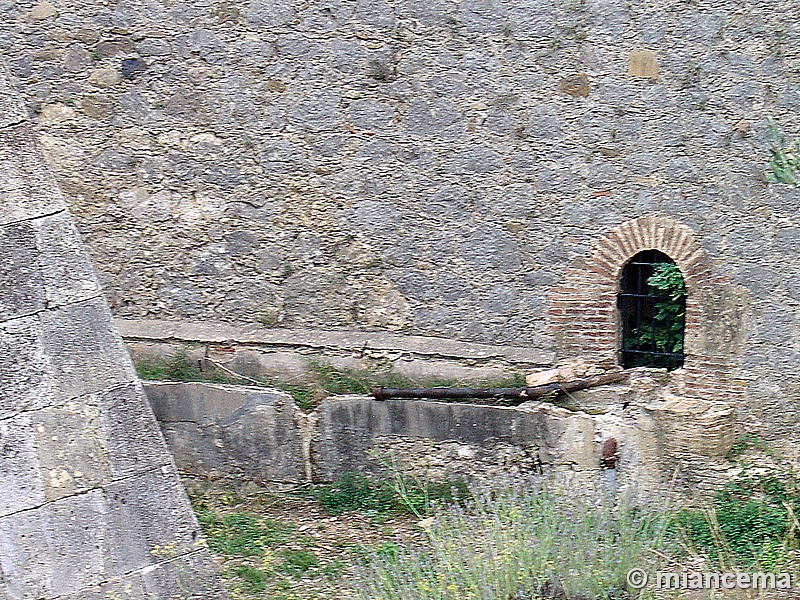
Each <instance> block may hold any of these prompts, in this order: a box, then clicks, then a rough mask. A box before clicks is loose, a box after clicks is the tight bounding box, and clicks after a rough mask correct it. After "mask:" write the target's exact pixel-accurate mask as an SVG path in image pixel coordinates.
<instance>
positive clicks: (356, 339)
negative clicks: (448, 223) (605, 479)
mask: <svg viewBox="0 0 800 600" xmlns="http://www.w3.org/2000/svg"><path fill="white" fill-rule="evenodd" d="M116 326H117V329H118V330H119V332H120V334H121V335H122V337H123V338H125V339H126V341H130V340H146V341H184V342H195V343H198V342H199V343H215V344H223V343H224V344H240V345H257V346H276V347H289V348H292V347H294V348H296V347H306V348H311V349H346V350H352V349H369V350H385V351H397V352H405V353H409V354H413V355H418V356H430V357H442V358H454V359H471V360H487V359H498V358H499V359H504V360H506V361H508V362H510V363H520V364H525V365H534V366H545V365H551V364H553V362H554V361H555V352H554V351H552V350H546V349H542V348H522V347H519V346H493V345H489V344H475V343H470V342H460V341H457V340H451V339H447V338H435V337H425V336H415V335H401V334H396V333H386V332H366V331H326V330H321V329H273V328H269V327H264V326H261V325H254V324H242V325H233V324H230V323H222V322H216V321H201V322H191V323H190V322H186V321H165V320H159V319H116Z"/></svg>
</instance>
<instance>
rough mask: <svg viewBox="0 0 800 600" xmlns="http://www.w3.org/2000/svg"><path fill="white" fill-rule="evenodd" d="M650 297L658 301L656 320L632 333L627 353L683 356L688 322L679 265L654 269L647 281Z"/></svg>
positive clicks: (661, 266)
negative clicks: (649, 350)
mask: <svg viewBox="0 0 800 600" xmlns="http://www.w3.org/2000/svg"><path fill="white" fill-rule="evenodd" d="M647 285H648V286H649V287H650V295H651V296H657V297H659V299H658V300H657V301H656V302H655V303H654V305H653V320H652V322H651V323H644V324H642V325H640V326H639V327H637V328H636V329H635V330H634V331H633V335H632V336H631V338H630V339H629V340H628V342H627V344H626V346H627V348H628V349H636V348H653V349H654V350H655V351H656V352H672V353H680V352H683V326H684V322H685V320H686V309H685V302H684V299H685V298H686V286H685V284H684V281H683V275H682V274H681V271H680V269H678V267H677V265H674V264H673V263H667V262H661V263H655V264H654V265H653V274H652V275H651V276H650V277H648V279H647Z"/></svg>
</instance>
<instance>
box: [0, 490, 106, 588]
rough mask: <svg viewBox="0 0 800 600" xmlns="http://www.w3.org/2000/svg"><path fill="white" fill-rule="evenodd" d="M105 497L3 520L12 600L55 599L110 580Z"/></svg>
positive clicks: (1, 549) (91, 495)
mask: <svg viewBox="0 0 800 600" xmlns="http://www.w3.org/2000/svg"><path fill="white" fill-rule="evenodd" d="M104 513H105V503H104V499H103V492H102V491H100V490H92V491H90V492H88V493H86V494H81V495H78V496H73V497H70V498H63V499H61V500H59V501H57V502H51V503H48V504H45V505H44V506H40V507H39V508H35V509H33V510H28V511H23V512H20V513H15V514H12V515H8V516H6V517H2V518H0V570H2V575H3V582H4V584H5V590H6V592H7V593H8V594H9V595H10V596H11V597H12V598H15V599H16V598H20V599H22V598H55V597H60V596H62V595H68V594H71V593H74V592H77V591H78V590H80V589H81V588H85V587H88V586H91V585H94V584H99V583H100V582H101V581H103V580H104V579H105V578H106V577H107V575H108V571H107V556H106V549H107V548H106V539H107V538H106V536H107V531H106V528H105V522H104V518H103V515H104Z"/></svg>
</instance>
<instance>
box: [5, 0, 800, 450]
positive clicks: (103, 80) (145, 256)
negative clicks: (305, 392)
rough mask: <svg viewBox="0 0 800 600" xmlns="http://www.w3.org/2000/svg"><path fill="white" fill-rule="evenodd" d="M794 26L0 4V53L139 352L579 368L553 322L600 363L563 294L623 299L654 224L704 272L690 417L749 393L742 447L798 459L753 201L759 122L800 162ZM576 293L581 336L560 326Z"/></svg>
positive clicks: (765, 134) (269, 2)
mask: <svg viewBox="0 0 800 600" xmlns="http://www.w3.org/2000/svg"><path fill="white" fill-rule="evenodd" d="M798 12H800V3H799V2H798V0H781V1H778V2H766V1H765V0H756V1H751V2H746V3H744V4H742V3H736V2H731V1H728V0H698V1H697V2H685V1H683V0H668V1H665V2H658V3H647V2H627V1H624V0H581V1H577V0H576V1H566V2H551V1H550V0H458V1H448V0H430V1H425V2H420V1H418V0H391V1H390V0H313V1H311V2H301V1H299V0H286V1H282V2H276V1H273V0H251V1H242V2H233V1H230V0H191V1H188V0H177V1H174V2H158V1H148V0H120V1H118V2H114V3H109V4H102V3H93V2H82V1H77V0H41V1H36V0H2V1H0V15H1V16H2V19H1V21H2V24H0V53H2V54H4V55H5V56H7V57H8V60H9V63H10V68H11V70H12V72H13V74H14V76H15V77H16V78H17V80H18V81H19V84H20V89H21V92H22V95H23V99H24V102H25V107H26V110H27V113H28V114H29V115H30V116H31V117H32V122H33V124H34V126H35V129H36V131H37V135H38V139H39V142H40V144H41V146H42V148H43V150H44V152H45V154H46V156H47V159H48V161H49V163H50V165H51V166H52V168H53V170H54V173H55V176H56V178H57V180H58V182H59V183H60V185H61V187H62V189H63V190H64V192H65V195H66V197H67V198H68V201H69V203H70V206H71V208H72V211H73V213H74V215H75V218H76V220H77V224H78V227H79V229H80V230H81V232H82V233H83V235H84V237H85V239H86V242H87V247H88V250H89V252H90V254H91V255H92V257H93V258H94V259H95V263H96V264H97V265H98V268H99V269H100V276H101V280H102V283H103V285H104V287H105V288H106V289H107V290H108V298H109V300H110V301H111V303H112V306H113V310H114V313H115V315H116V316H117V317H118V318H121V319H126V320H132V319H133V320H136V322H135V323H133V325H134V327H132V330H133V331H134V333H135V331H136V330H137V327H138V330H141V328H147V326H148V323H153V322H154V320H156V319H160V321H158V322H157V323H156V325H155V328H156V329H158V328H161V329H163V326H162V325H161V323H163V321H164V320H168V321H173V322H176V323H175V330H178V329H180V327H181V326H182V325H183V324H185V322H187V321H189V322H191V324H193V325H198V326H199V325H203V326H205V329H203V331H205V332H207V333H206V334H205V335H207V336H208V338H214V339H217V340H219V339H220V338H222V339H223V340H224V339H231V338H233V339H235V338H236V337H237V335H236V333H235V331H236V330H243V329H245V328H251V327H254V326H258V327H261V328H263V329H265V330H266V333H263V335H264V337H265V338H268V339H273V338H274V335H273V334H272V333H270V332H272V331H277V332H280V331H282V330H284V329H289V328H290V329H291V331H292V332H297V335H300V336H301V337H303V338H304V339H312V340H313V339H317V338H319V337H320V335H321V334H320V332H321V330H325V331H328V330H333V331H335V332H336V333H338V334H341V336H342V338H341V339H342V340H343V341H342V342H341V345H342V347H344V348H345V350H347V351H350V350H353V351H354V352H355V351H357V350H359V348H363V346H360V347H359V348H350V347H348V346H347V343H346V340H347V339H348V338H347V336H348V334H349V333H356V334H358V335H357V336H355V337H356V338H357V339H359V340H362V339H363V334H365V333H366V334H371V335H372V336H373V338H378V339H382V336H383V334H385V333H386V332H392V333H394V334H396V335H397V337H398V338H402V337H404V336H411V335H414V336H422V337H427V338H428V339H440V340H445V341H451V340H456V341H459V342H463V343H473V344H484V345H489V346H494V347H498V346H504V347H524V348H527V349H530V350H532V351H535V353H537V354H536V355H537V356H548V355H549V356H550V357H552V356H553V355H554V353H556V359H560V358H568V357H569V355H574V354H576V353H577V354H585V355H586V356H587V358H589V359H590V360H591V359H592V358H593V355H594V353H595V352H596V351H598V350H597V349H596V346H595V344H594V338H593V337H592V336H591V335H589V336H581V335H577V336H573V335H571V333H570V332H565V331H564V327H563V326H562V325H561V324H560V321H559V317H560V316H570V318H571V319H572V318H578V320H579V321H580V322H583V323H586V324H588V323H591V319H592V318H599V319H600V320H601V321H602V323H601V325H600V326H598V328H601V327H610V328H611V329H610V330H609V331H608V336H607V337H608V338H611V337H613V333H614V329H613V328H614V327H615V324H614V323H613V322H612V323H611V324H610V325H609V324H608V322H607V321H605V320H606V319H607V317H608V315H609V311H613V302H614V298H613V293H610V292H609V291H608V290H609V288H608V286H607V285H605V284H603V285H600V284H598V287H592V285H593V284H594V282H592V281H590V282H587V281H586V280H584V279H581V278H580V277H577V278H576V277H575V273H576V271H580V270H581V269H583V268H584V267H585V266H586V265H587V264H589V262H590V257H591V256H593V254H597V253H598V252H599V253H601V254H602V252H605V251H606V250H607V252H606V254H607V255H608V256H610V257H613V258H614V260H613V261H611V262H610V263H606V264H605V267H601V266H599V265H600V263H598V262H593V263H592V264H593V265H595V266H597V267H598V268H606V269H607V270H609V275H608V277H607V280H606V281H611V280H613V276H615V275H616V274H618V273H619V269H620V268H621V264H619V263H620V261H621V260H622V261H624V260H625V259H626V258H629V257H630V254H626V253H627V252H629V251H630V250H631V249H632V248H633V246H635V244H633V246H631V245H628V244H627V241H630V240H631V239H636V238H635V237H633V238H631V237H630V236H635V234H636V231H642V229H641V228H639V229H637V228H628V229H626V228H625V227H623V225H624V224H626V223H630V222H633V221H635V222H637V223H638V222H639V221H636V220H637V219H641V218H643V217H650V216H652V217H654V218H656V217H657V218H658V219H662V220H663V219H666V221H663V222H665V223H669V226H668V227H667V228H666V230H669V231H672V232H676V233H675V236H673V238H674V239H677V237H680V236H688V235H689V234H688V233H686V230H688V231H689V232H690V233H691V238H692V239H693V242H692V243H694V244H695V247H694V250H697V251H702V252H703V253H705V256H704V259H703V264H702V265H701V266H698V267H697V269H695V271H694V274H695V275H696V276H697V277H698V278H702V281H703V286H702V293H700V294H693V292H692V291H691V290H690V303H691V302H694V301H695V300H696V301H697V302H695V303H694V305H693V308H692V310H693V311H694V312H693V313H692V314H691V315H690V319H689V321H688V322H687V328H688V329H687V332H688V333H689V334H690V336H689V345H688V346H687V352H688V356H687V361H686V364H687V366H688V367H691V366H693V365H694V366H695V367H697V369H695V371H694V374H693V375H692V377H693V379H692V381H694V382H699V383H697V386H696V387H695V391H693V393H695V394H700V395H702V394H703V393H704V392H703V390H704V389H705V390H708V392H709V394H710V395H712V396H719V395H723V396H724V395H726V394H727V393H728V391H730V390H738V392H737V394H736V396H737V397H738V398H740V400H741V409H740V415H741V416H740V420H741V422H742V423H743V426H746V427H751V428H754V429H756V430H758V431H759V432H763V434H764V435H766V436H767V437H770V438H771V439H773V440H774V441H775V443H776V444H778V445H783V446H785V450H786V453H787V454H788V455H792V456H797V455H798V454H800V452H798V451H797V448H796V447H795V446H793V444H792V443H791V440H792V439H796V438H797V436H798V434H800V418H798V414H797V398H798V394H800V375H798V373H800V325H799V324H798V317H799V316H800V315H799V313H798V310H800V309H799V308H798V300H797V299H798V298H799V297H800V261H798V258H800V255H798V252H799V251H800V250H798V249H799V248H800V244H799V243H798V241H799V240H800V224H798V222H797V218H798V217H797V208H798V204H799V203H798V192H797V190H796V189H795V188H792V187H790V186H788V185H782V184H768V183H766V181H765V177H764V173H765V170H766V169H767V164H768V160H769V146H770V139H769V131H768V125H767V117H770V116H771V117H774V118H775V120H776V122H777V123H778V124H779V126H780V127H781V128H782V130H783V131H784V132H785V133H786V134H787V135H791V136H797V135H800V94H798V85H799V84H800V21H798V19H797V18H796V15H797V14H798ZM651 222H654V221H651ZM659 222H661V221H659ZM620 227H622V229H620ZM626 231H627V232H628V233H625V232H626ZM680 231H683V233H679V232H680ZM612 232H614V233H613V236H617V238H618V239H617V241H616V242H614V244H615V246H614V247H613V248H610V249H609V248H606V249H605V250H603V248H601V247H600V240H601V239H606V240H609V239H612V238H613V236H612V238H609V237H608V236H609V235H611V233H612ZM620 232H621V233H620ZM652 239H656V240H657V239H658V236H657V235H654V237H653V238H652ZM687 239H688V238H687ZM617 242H618V243H617ZM694 254H695V253H694V251H693V252H692V253H690V254H689V255H687V260H692V256H694ZM673 258H674V257H673ZM692 264H693V265H694V266H697V265H698V264H699V263H692ZM576 282H577V287H576V286H575V284H576ZM718 283H719V285H718ZM604 286H605V287H604ZM593 290H594V291H596V292H597V293H596V294H595V295H594V296H593V297H592V291H593ZM573 291H574V292H576V294H577V296H576V297H577V298H579V299H580V300H581V302H584V303H585V308H586V310H585V311H583V312H580V311H573V312H572V313H571V314H570V315H567V313H563V314H559V313H558V311H559V310H565V311H568V310H572V309H571V308H565V307H563V306H559V305H558V303H560V302H563V301H564V296H565V295H570V294H571V293H572V292H573ZM593 304H597V306H594V305H593ZM594 310H596V311H599V314H593V313H592V311H594ZM581 315H582V317H581ZM581 319H582V321H581ZM573 320H574V319H573ZM220 321H224V322H226V327H229V328H233V329H234V334H233V335H229V334H227V333H226V334H224V335H221V334H219V333H218V332H219V331H220V330H219V328H218V327H216V325H215V324H216V323H218V322H220ZM182 322H183V323H182ZM215 327H216V328H215ZM587 327H588V325H587ZM152 329H153V327H150V330H152ZM226 331H227V330H226ZM248 331H252V330H248ZM190 337H191V338H192V340H193V341H198V342H202V341H203V340H202V339H199V340H198V339H196V338H197V337H202V335H199V334H198V335H194V334H193V335H192V336H190ZM251 337H252V336H251ZM328 339H329V338H328ZM177 341H181V340H177ZM222 343H223V345H224V341H223V342H222ZM312 346H313V344H312ZM400 346H402V344H400ZM303 347H304V348H306V349H307V348H311V346H303ZM598 347H599V352H600V353H601V354H602V356H603V357H604V359H605V357H606V356H607V355H608V347H607V345H602V346H598ZM281 348H283V349H287V348H288V349H291V343H289V344H285V345H283V346H281ZM708 349H712V350H714V352H715V353H716V354H713V353H709V352H706V350H708ZM325 350H326V351H327V350H331V347H330V346H329V347H328V348H326V349H325ZM334 350H335V348H334ZM382 353H383V354H382V355H383V356H389V357H390V358H391V359H392V360H395V362H402V361H399V360H396V358H397V356H401V357H404V356H408V355H411V354H413V353H410V352H408V351H406V350H404V349H403V348H402V347H401V348H400V349H399V350H398V352H396V353H395V354H394V355H393V354H392V352H391V349H390V350H386V351H382ZM712 354H713V355H712ZM355 356H356V358H359V357H360V355H358V354H357V353H356V354H355ZM392 357H394V358H392ZM276 360H277V359H276ZM473 362H475V363H476V364H480V361H477V362H476V361H473ZM533 362H535V361H533ZM547 362H548V363H549V362H551V360H550V359H548V360H547ZM471 364H472V363H471ZM496 366H499V367H505V366H508V364H507V363H503V362H502V361H498V364H497V365H496ZM720 379H724V381H723V382H722V383H721V384H720V386H717V385H716V384H715V381H718V380H720ZM718 387H719V388H720V389H717V388H718Z"/></svg>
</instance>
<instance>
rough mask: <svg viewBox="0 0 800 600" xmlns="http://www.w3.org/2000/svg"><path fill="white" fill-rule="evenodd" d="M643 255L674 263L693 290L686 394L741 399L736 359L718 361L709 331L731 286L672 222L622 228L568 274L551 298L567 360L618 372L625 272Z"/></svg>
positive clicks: (649, 219)
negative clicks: (713, 304)
mask: <svg viewBox="0 0 800 600" xmlns="http://www.w3.org/2000/svg"><path fill="white" fill-rule="evenodd" d="M643 250H659V251H661V252H663V253H664V254H666V255H668V256H669V257H670V258H671V259H672V260H674V261H675V264H676V265H677V266H678V268H679V269H680V270H681V273H682V274H683V277H684V281H685V283H686V291H687V297H686V329H685V341H684V352H685V361H684V367H683V369H682V370H680V373H678V372H676V373H677V375H676V377H680V378H682V383H681V387H683V388H684V389H683V391H685V392H686V393H690V394H693V395H702V396H704V397H709V396H710V397H725V398H729V397H730V396H732V395H734V396H738V395H740V394H741V393H742V391H743V390H742V387H741V386H740V385H737V384H734V383H733V382H732V380H733V378H732V376H731V372H732V367H733V364H732V359H731V357H730V356H724V355H715V352H714V344H713V340H712V343H710V342H709V335H708V329H709V328H708V327H707V319H708V318H709V313H708V310H706V304H707V301H708V299H709V298H711V297H713V296H714V295H715V293H717V292H716V291H715V287H717V286H719V285H725V284H727V283H728V282H727V279H726V278H715V277H713V275H712V265H711V261H710V259H709V257H708V255H707V253H706V252H705V250H703V248H702V247H701V246H700V244H699V242H698V241H697V239H696V237H695V234H694V232H693V231H692V229H691V228H690V227H688V226H686V225H684V224H682V223H679V222H678V221H675V220H674V219H671V218H669V217H665V216H658V215H646V216H643V217H639V218H637V219H632V220H630V221H626V222H625V223H622V224H621V225H619V226H618V227H615V228H614V229H612V230H611V231H610V232H608V233H607V234H606V235H604V236H603V237H601V238H600V239H599V240H598V241H597V244H596V245H595V247H594V250H593V251H592V252H591V254H590V255H588V256H585V257H582V258H578V259H576V260H575V261H574V262H573V263H572V264H570V265H569V266H568V267H567V269H566V270H565V271H564V273H563V276H562V279H561V281H560V283H559V284H558V285H556V286H555V287H553V288H552V289H551V290H550V295H549V309H548V316H549V329H550V332H551V333H552V334H553V335H554V336H555V338H556V340H557V343H558V346H559V355H560V357H561V358H575V357H581V358H585V359H587V360H590V361H592V362H595V363H598V364H601V365H605V366H609V367H610V366H614V365H617V364H618V356H617V350H618V344H619V331H618V329H619V325H618V318H617V302H616V299H617V292H618V291H619V289H618V287H619V278H620V275H621V272H622V268H623V267H624V266H625V264H626V263H627V262H628V261H629V260H630V259H631V258H633V256H635V255H636V254H638V253H639V252H641V251H643ZM684 386H685V387H684Z"/></svg>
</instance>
